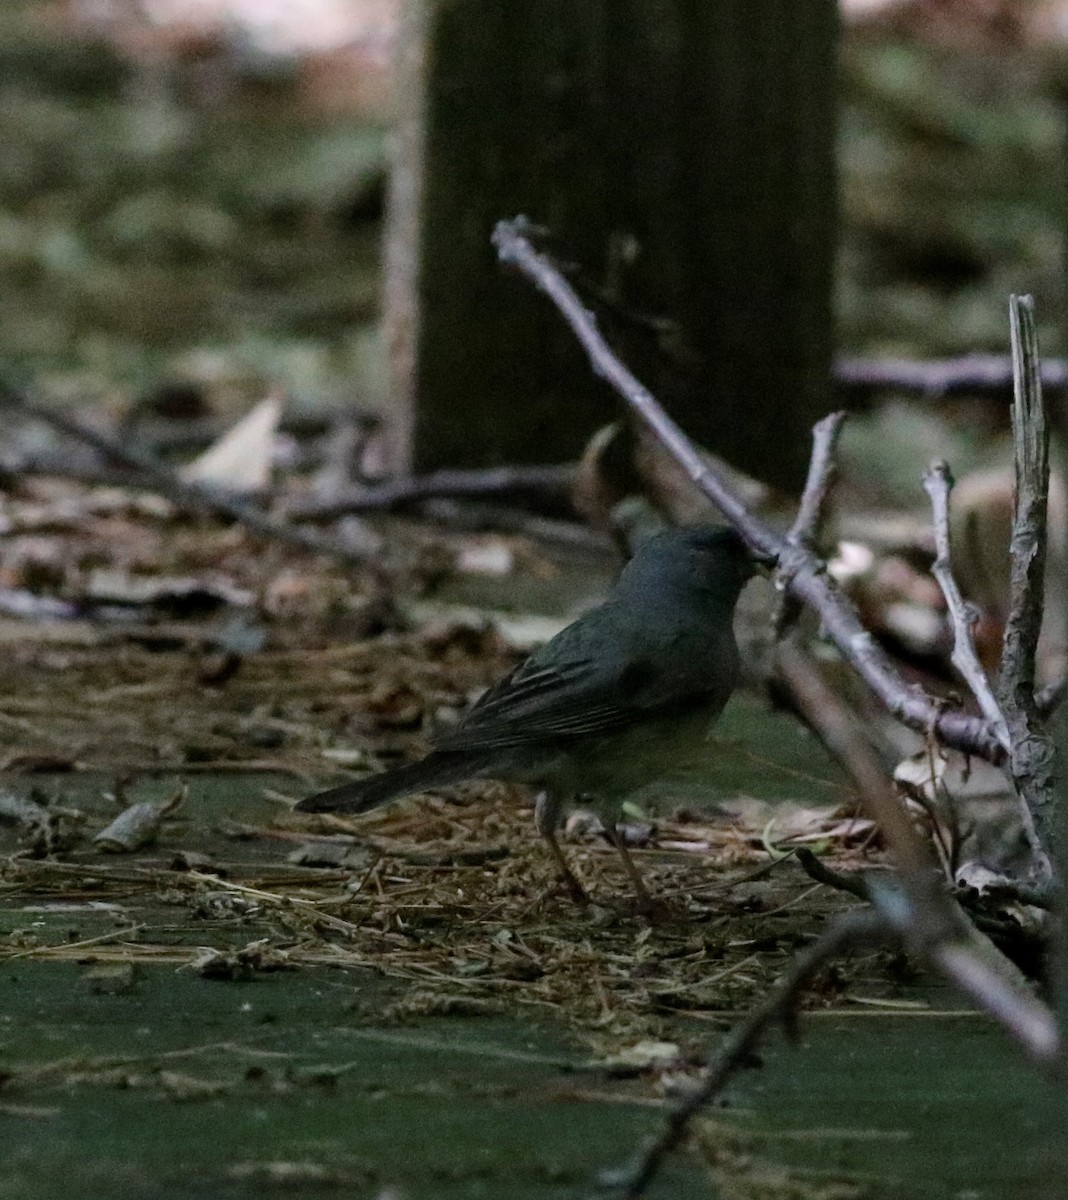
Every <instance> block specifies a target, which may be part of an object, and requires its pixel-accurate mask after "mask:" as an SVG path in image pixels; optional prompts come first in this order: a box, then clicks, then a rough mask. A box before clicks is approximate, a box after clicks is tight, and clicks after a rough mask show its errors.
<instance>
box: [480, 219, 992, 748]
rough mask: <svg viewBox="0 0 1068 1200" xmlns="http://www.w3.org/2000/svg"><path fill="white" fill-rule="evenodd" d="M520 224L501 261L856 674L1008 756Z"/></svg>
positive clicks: (889, 699) (971, 743) (894, 702)
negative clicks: (619, 343)
mask: <svg viewBox="0 0 1068 1200" xmlns="http://www.w3.org/2000/svg"><path fill="white" fill-rule="evenodd" d="M530 233H531V230H530V226H529V223H528V222H527V221H525V220H524V219H523V218H517V219H516V220H513V221H501V222H499V223H498V225H497V227H496V229H495V230H494V234H493V241H494V245H495V246H496V247H497V253H498V255H499V256H500V258H501V260H502V261H503V262H506V263H509V264H511V265H513V266H515V267H517V268H518V269H519V270H520V271H522V272H523V274H524V275H526V276H527V277H528V278H529V279H530V280H531V281H532V282H533V283H534V284H535V286H537V287H538V288H539V289H540V290H541V291H543V292H544V293H545V294H546V295H547V296H548V297H549V298H550V299H551V300H552V301H553V303H554V304H555V305H556V307H557V308H558V309H559V310H560V313H561V314H562V315H563V317H564V319H565V320H566V321H567V322H568V324H569V325H570V326H571V328H572V330H573V332H574V333H575V336H576V337H577V338H578V340H579V342H580V343H581V345H582V347H583V348H584V350H585V351H586V354H587V356H588V357H589V360H590V363H591V365H592V367H593V369H594V371H595V372H596V373H597V375H599V376H600V377H601V378H602V379H604V380H606V381H607V382H608V383H609V384H610V385H611V386H612V387H613V388H614V389H615V390H616V391H617V392H618V393H619V395H620V396H621V397H622V398H623V400H624V401H625V402H626V403H627V404H628V405H629V407H630V408H631V409H632V410H633V411H634V412H635V414H636V415H637V416H638V417H639V418H640V420H641V421H642V422H643V423H644V424H645V425H646V426H647V427H648V428H649V430H650V432H651V433H652V434H653V435H654V436H655V437H656V438H657V440H658V441H660V442H661V444H662V445H663V446H664V447H665V448H666V449H667V450H668V452H669V453H670V454H671V455H672V456H673V457H674V458H675V459H676V461H677V462H678V463H679V465H680V466H681V467H682V468H683V469H684V470H685V471H686V473H687V474H688V475H689V477H690V479H691V480H693V482H694V484H695V485H696V486H697V487H698V488H699V489H700V490H701V491H702V492H703V493H704V494H705V495H706V496H707V497H708V498H709V499H710V500H711V501H712V503H713V504H715V505H716V507H717V508H719V510H720V511H721V512H722V513H723V514H724V516H725V517H726V518H727V519H728V520H729V521H730V522H731V524H732V525H734V526H735V528H736V529H738V531H739V532H740V533H741V534H742V536H743V537H744V538H745V540H746V542H747V543H748V544H749V546H750V548H751V549H752V550H753V551H754V552H756V553H758V554H761V555H763V556H764V557H766V558H774V559H775V560H776V561H777V563H778V571H779V577H780V579H781V580H782V582H783V585H784V586H785V587H786V588H787V589H788V590H789V591H790V593H791V594H792V595H794V596H796V597H797V599H798V600H800V601H801V602H803V603H805V604H807V605H809V606H810V607H811V608H814V609H815V610H816V611H817V612H818V613H819V616H820V619H821V621H822V623H823V627H824V629H825V631H826V633H827V636H828V637H829V638H830V639H831V640H832V641H833V642H834V644H835V645H836V646H837V647H838V649H839V651H840V652H841V654H842V655H843V656H844V657H845V658H846V659H847V660H848V661H849V662H850V664H851V665H852V666H853V668H854V670H855V671H856V672H857V674H858V675H860V677H861V678H862V679H863V680H864V681H865V683H866V684H867V685H868V686H869V687H870V688H871V690H872V691H873V692H874V693H875V695H876V696H878V698H879V699H880V700H881V701H882V703H883V704H884V705H885V706H886V708H887V709H888V710H889V712H890V713H891V714H892V715H893V716H894V717H896V718H897V719H898V720H899V721H901V722H902V723H903V724H905V725H907V726H908V727H909V728H911V729H915V730H916V731H917V732H920V733H923V732H926V731H927V730H928V729H931V728H932V727H933V728H934V729H935V730H936V732H937V734H938V737H939V738H940V740H941V741H942V742H943V743H944V744H945V745H947V746H953V747H955V748H956V749H959V750H963V751H965V752H966V753H969V754H975V755H978V756H979V757H981V758H985V759H987V760H988V761H990V762H1000V761H1001V760H1002V759H1003V758H1004V753H1005V752H1004V749H1003V748H1002V746H1001V743H1000V742H999V741H998V738H997V736H996V734H995V733H994V731H993V730H992V729H991V728H990V726H989V724H988V723H987V722H986V721H985V720H983V719H982V718H979V717H973V716H970V715H968V714H965V713H962V712H954V711H947V710H944V709H943V708H942V707H940V706H939V705H936V704H935V703H934V701H933V700H932V699H931V697H930V696H927V695H926V694H924V693H923V692H921V691H919V690H917V689H915V688H911V687H909V685H908V684H906V683H905V681H904V680H903V679H902V677H901V675H900V673H899V672H898V670H897V668H896V667H895V666H894V664H893V662H892V661H891V659H890V657H889V655H888V654H887V653H886V652H885V651H884V650H883V649H882V647H881V646H880V645H879V644H878V643H877V642H876V640H875V639H874V638H873V637H872V635H871V633H870V632H869V631H868V630H866V629H865V628H864V626H863V624H862V623H861V620H860V617H859V615H858V614H857V611H856V608H855V607H854V606H853V604H852V603H851V602H850V601H849V600H848V599H847V598H846V597H845V596H843V595H842V594H841V593H840V592H839V591H838V590H837V589H836V588H835V586H834V584H833V582H832V581H831V580H830V579H828V577H827V574H826V572H825V570H824V565H823V563H822V562H821V561H820V560H819V559H818V558H817V557H816V556H815V555H814V554H812V553H810V552H808V551H807V550H805V549H804V548H803V547H799V546H792V545H790V544H788V543H787V542H786V541H785V539H784V538H783V537H782V536H781V535H780V534H778V533H777V532H776V531H775V530H773V529H772V528H771V527H770V526H769V525H767V524H766V523H765V522H764V521H762V520H760V519H759V518H758V517H756V516H754V514H753V513H751V512H750V511H749V509H748V508H747V507H746V506H745V504H743V503H742V501H741V500H740V499H739V498H738V496H737V495H736V494H735V493H734V492H733V491H732V490H731V489H730V488H729V487H728V486H727V485H726V484H725V483H724V481H723V479H722V478H721V477H720V476H719V474H718V473H717V472H716V471H715V470H713V468H712V467H711V466H709V464H708V463H707V462H705V460H704V459H703V458H702V457H701V455H700V453H699V452H698V450H697V448H696V447H695V446H694V444H693V443H692V442H691V441H690V439H689V438H688V437H687V436H686V434H685V433H684V432H683V431H682V429H681V428H680V427H679V426H678V425H677V424H676V423H675V422H674V421H673V420H672V419H671V417H669V416H668V414H667V413H666V412H665V411H664V409H663V408H662V407H661V406H660V404H659V403H658V402H657V401H656V399H655V398H654V397H653V395H652V393H651V392H650V391H649V389H648V388H646V387H645V386H644V385H643V384H642V383H641V382H640V381H639V380H638V379H636V378H635V377H634V375H633V374H631V372H630V371H629V370H628V369H627V368H626V367H625V366H624V365H623V363H622V362H621V361H620V360H619V358H618V357H617V356H616V355H615V354H614V353H613V352H612V350H611V348H610V347H609V345H608V343H607V342H606V341H605V340H604V337H603V336H602V335H601V333H600V331H599V330H598V328H597V322H596V320H595V318H594V316H593V314H592V313H590V312H588V311H587V310H586V308H585V307H584V306H583V304H582V301H581V300H580V299H579V297H578V295H577V294H576V292H575V291H574V289H573V288H572V287H571V285H570V284H569V283H568V281H567V280H566V279H565V278H564V277H563V275H562V274H561V273H560V271H559V270H557V268H556V267H555V265H554V264H553V263H552V261H551V260H550V259H549V258H548V257H547V256H546V255H544V254H542V253H540V252H539V251H538V250H536V249H535V247H534V245H533V243H532V241H531V238H530V236H529V235H530Z"/></svg>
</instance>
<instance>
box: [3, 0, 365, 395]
mask: <svg viewBox="0 0 1068 1200" xmlns="http://www.w3.org/2000/svg"><path fill="white" fill-rule="evenodd" d="M42 11H43V10H42V9H41V5H40V4H35V3H25V2H23V3H10V4H7V5H5V6H4V11H3V14H2V15H0V80H2V83H0V122H2V123H3V126H4V128H5V129H6V130H7V131H8V134H9V136H8V144H7V150H6V153H5V155H4V156H3V158H2V159H0V322H2V328H3V349H4V359H5V361H6V362H7V363H8V364H9V365H13V366H14V367H15V368H16V369H21V370H24V371H25V372H26V373H27V374H28V375H40V374H42V373H43V374H46V375H49V376H52V377H56V376H57V375H58V376H62V377H66V378H67V379H68V381H69V380H70V377H71V376H72V375H73V376H75V377H76V378H77V380H78V386H80V387H86V386H88V387H89V388H90V389H91V390H96V388H98V387H99V388H102V389H104V390H106V389H107V388H108V387H109V386H111V385H119V386H120V387H121V388H122V389H123V390H127V389H134V390H139V389H142V388H144V387H147V386H149V385H150V384H151V383H152V382H154V381H155V380H157V379H158V378H160V377H161V376H166V375H168V374H175V373H177V374H178V375H181V374H183V373H188V372H189V371H190V370H192V369H193V366H192V364H195V365H196V369H197V370H201V369H202V368H204V365H205V363H207V362H211V361H215V360H216V359H217V358H218V356H219V355H222V357H224V358H233V359H236V360H237V362H238V363H241V364H243V365H244V366H245V367H246V368H248V369H249V370H250V371H251V372H252V373H253V374H254V375H263V376H265V377H267V376H269V377H272V378H275V379H280V380H281V381H282V382H283V384H285V385H287V386H289V387H290V388H291V389H295V390H296V391H297V392H298V393H299V392H300V391H301V390H304V389H310V390H311V392H313V393H315V394H316V395H321V394H322V393H323V392H328V393H331V392H342V391H344V392H346V393H348V392H350V391H351V388H352V386H353V380H354V379H355V380H356V381H357V382H358V381H360V380H362V379H364V378H365V377H366V376H367V375H368V372H369V371H372V370H373V367H369V366H367V365H366V364H365V359H367V358H368V356H369V347H371V346H372V345H373V339H371V338H370V337H369V336H368V332H367V327H368V325H369V323H371V322H373V320H374V318H375V315H376V310H377V293H378V228H377V217H378V214H379V211H380V207H381V184H382V178H383V145H384V132H383V130H382V129H381V128H379V127H377V126H376V125H374V124H371V123H368V122H366V121H360V120H355V119H345V120H338V119H336V118H335V119H333V120H326V119H323V120H316V119H313V118H309V117H308V116H307V115H305V114H302V113H301V114H298V112H297V111H296V106H290V105H289V104H288V103H287V88H288V78H287V72H286V69H285V64H279V65H278V68H277V71H276V72H275V73H274V74H272V73H271V71H270V70H268V69H266V68H263V69H262V70H261V72H260V74H259V76H258V77H257V78H256V79H255V81H254V83H255V86H248V81H247V80H237V79H228V78H222V77H220V78H214V79H213V78H211V77H210V76H209V75H205V74H201V75H197V73H196V71H195V70H194V69H193V68H194V67H197V66H198V64H181V63H168V62H167V61H165V60H161V59H159V58H158V57H157V58H155V59H147V60H145V61H144V62H140V63H139V62H136V61H126V60H123V59H120V58H119V57H118V55H117V54H116V52H115V51H114V50H113V49H112V48H111V47H110V46H108V45H106V44H104V43H102V42H94V43H91V42H79V41H78V40H77V39H75V38H71V37H70V34H69V31H66V30H64V29H63V28H61V27H58V26H52V25H50V24H47V23H45V22H43V21H42V20H40V19H39V17H40V13H41V12H42ZM199 69H200V70H201V71H203V70H204V65H203V64H199ZM176 355H180V356H182V357H180V358H177V359H176V357H175V356H176ZM370 357H372V358H373V357H374V353H373V352H371V353H370ZM229 369H230V370H231V371H232V370H233V363H231V364H230V368H229Z"/></svg>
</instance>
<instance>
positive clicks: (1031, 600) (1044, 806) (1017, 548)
mask: <svg viewBox="0 0 1068 1200" xmlns="http://www.w3.org/2000/svg"><path fill="white" fill-rule="evenodd" d="M1009 319H1010V327H1011V331H1012V361H1013V391H1014V395H1013V405H1012V437H1013V446H1014V449H1015V459H1016V495H1015V503H1014V506H1013V524H1012V541H1011V544H1010V545H1011V577H1010V604H1009V616H1008V619H1007V620H1006V622H1005V637H1004V642H1003V644H1002V651H1001V679H1000V687H999V693H1000V697H1001V703H1002V707H1003V710H1004V712H1005V717H1006V720H1007V722H1008V727H1009V734H1010V740H1011V749H1010V754H1009V768H1010V770H1011V772H1012V777H1013V781H1014V782H1015V784H1016V789H1017V791H1018V792H1019V794H1020V795H1021V797H1022V798H1023V800H1024V801H1025V803H1026V805H1027V808H1028V809H1029V811H1030V813H1031V816H1032V819H1033V822H1034V828H1035V832H1036V834H1037V837H1038V840H1039V842H1040V843H1041V846H1042V848H1043V850H1044V851H1045V852H1046V855H1048V854H1049V852H1050V847H1051V842H1052V834H1051V830H1052V825H1053V810H1054V807H1055V805H1054V788H1055V780H1054V766H1055V764H1054V757H1055V755H1054V747H1053V740H1052V738H1050V736H1049V734H1048V733H1047V731H1046V730H1045V728H1044V727H1043V723H1042V719H1041V717H1040V716H1039V713H1038V709H1037V706H1036V704H1035V658H1036V653H1037V649H1038V637H1039V633H1040V631H1041V628H1042V609H1043V603H1044V584H1045V570H1046V537H1047V522H1046V507H1047V498H1048V495H1049V428H1048V425H1047V422H1046V409H1045V404H1044V402H1043V399H1042V381H1041V378H1040V373H1039V369H1040V368H1039V354H1038V335H1037V333H1036V331H1035V313H1034V303H1033V301H1032V299H1031V297H1030V296H1013V297H1011V299H1010V301H1009ZM1042 868H1043V870H1044V872H1045V873H1046V874H1047V875H1049V873H1050V865H1049V861H1048V858H1047V859H1046V861H1045V862H1044V863H1043V864H1042Z"/></svg>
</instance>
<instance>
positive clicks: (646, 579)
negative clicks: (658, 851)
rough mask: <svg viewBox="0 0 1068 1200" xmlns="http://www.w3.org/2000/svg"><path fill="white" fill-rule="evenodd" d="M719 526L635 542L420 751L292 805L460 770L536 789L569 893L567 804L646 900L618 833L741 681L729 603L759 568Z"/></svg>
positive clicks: (340, 806)
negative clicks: (565, 618)
mask: <svg viewBox="0 0 1068 1200" xmlns="http://www.w3.org/2000/svg"><path fill="white" fill-rule="evenodd" d="M755 566H756V563H755V560H754V557H753V556H752V555H751V554H750V553H749V552H748V551H747V549H746V546H745V543H744V542H743V540H742V538H741V537H740V536H739V534H738V533H736V532H735V531H734V530H733V529H731V528H729V527H726V526H704V527H688V528H672V529H667V530H665V531H663V532H660V533H656V534H654V535H652V536H651V537H649V538H648V539H647V540H646V541H644V542H642V543H641V544H640V545H639V546H638V547H637V549H636V550H635V552H634V554H633V557H632V558H631V559H630V561H629V562H628V563H627V564H626V565H625V566H624V567H623V570H622V571H621V573H620V575H619V577H618V579H617V580H616V583H615V584H614V586H613V587H612V588H611V590H610V591H609V593H608V595H607V596H606V598H605V599H604V600H603V602H602V603H601V604H599V605H598V606H596V607H595V608H592V609H590V610H589V611H587V612H586V613H584V614H583V615H582V616H580V617H578V619H577V620H575V621H574V622H572V623H571V624H570V625H568V626H566V627H565V628H564V629H562V630H561V631H560V632H559V633H558V634H556V636H555V637H553V638H551V639H550V640H549V641H547V642H545V643H544V644H543V645H542V646H541V647H540V649H538V650H536V651H535V652H534V653H533V654H531V655H530V657H529V658H527V659H526V660H525V661H524V662H522V663H520V664H519V666H517V667H516V668H515V669H514V670H512V671H511V672H509V673H508V674H507V675H505V676H504V678H502V679H501V680H499V681H498V682H497V683H495V684H493V685H492V686H491V687H490V688H489V689H488V690H487V691H486V692H484V693H483V694H482V696H481V697H480V698H479V699H477V700H476V701H475V702H474V704H473V705H472V706H471V707H470V708H469V709H468V711H467V712H466V714H465V715H464V716H463V717H462V718H461V719H460V721H459V722H458V723H457V724H456V725H455V726H453V727H452V728H450V729H448V730H447V731H444V732H442V733H440V734H438V735H437V736H436V737H434V738H432V740H431V750H430V753H429V754H427V755H426V756H425V757H424V758H422V759H419V760H418V761H415V762H412V763H409V764H407V765H406V766H401V767H397V768H395V769H393V770H389V771H385V772H381V773H379V774H376V775H371V776H368V777H365V778H363V779H359V780H355V781H353V782H350V783H344V784H341V786H339V787H334V788H331V789H329V790H328V791H324V792H319V793H317V794H316V795H313V796H309V797H307V798H306V799H304V800H301V801H300V802H299V803H298V804H297V805H296V808H297V809H298V810H299V811H301V812H318V813H321V812H344V813H362V812H367V811H369V810H370V809H373V808H377V807H378V806H379V805H382V804H388V803H389V802H390V801H392V800H395V799H398V798H400V797H402V796H407V795H411V794H413V793H419V792H425V791H428V790H430V789H436V788H441V787H447V786H449V785H451V784H456V783H460V782H462V781H464V780H469V779H499V780H506V781H510V782H516V783H521V784H527V785H531V786H533V787H535V788H537V789H538V792H539V794H538V796H537V800H536V803H535V826H536V828H537V831H538V832H539V833H540V834H541V836H542V837H543V838H544V839H545V841H546V843H547V845H548V848H549V851H550V853H551V854H552V857H553V859H554V861H555V863H556V866H557V867H558V869H559V871H560V873H561V875H562V877H563V880H564V882H565V884H566V885H567V888H568V890H569V891H570V893H571V895H572V897H573V898H574V899H575V900H576V901H579V902H584V901H585V900H587V899H588V897H587V894H586V891H585V889H584V888H583V886H582V884H581V883H580V882H579V880H578V878H577V877H576V876H575V874H574V872H573V871H572V870H571V867H570V866H569V865H568V862H567V859H566V857H565V856H564V853H563V851H562V850H561V848H560V844H559V841H558V840H557V829H558V827H559V825H560V823H561V820H562V818H563V816H564V814H565V812H566V811H567V810H568V809H569V808H570V807H573V806H574V805H575V804H576V803H579V802H581V803H582V804H583V806H584V807H589V808H592V809H593V811H594V812H596V813H597V815H598V816H599V817H600V818H601V823H602V825H603V827H604V830H605V834H606V836H607V838H608V840H609V841H610V842H611V843H612V844H613V845H614V846H615V847H616V849H617V850H618V852H619V854H620V857H621V859H622V863H623V867H624V870H625V871H626V873H627V875H628V877H629V879H630V881H631V884H632V886H633V887H634V890H635V892H636V893H637V896H638V900H639V903H640V904H641V905H642V906H643V907H649V906H650V905H651V902H652V900H651V897H650V895H649V892H648V890H647V889H646V887H645V884H644V882H643V880H642V878H641V875H640V874H639V873H638V870H637V868H636V866H635V865H634V862H633V860H632V858H631V856H630V854H629V853H628V851H627V848H626V845H625V843H624V841H623V839H622V837H621V835H620V831H619V826H618V822H619V818H620V816H621V808H622V805H623V803H624V802H625V801H626V800H627V799H628V798H629V797H630V796H632V795H633V794H634V793H635V792H637V791H638V790H639V789H642V788H644V787H646V786H648V785H650V784H655V783H657V782H659V781H662V780H666V779H669V778H671V777H674V776H677V775H679V774H684V773H685V772H686V771H687V770H689V771H693V770H700V768H701V766H702V764H707V762H708V760H709V757H710V748H709V745H708V733H709V729H710V726H711V725H712V723H713V722H714V721H715V719H716V718H717V717H718V716H719V714H720V713H721V712H722V710H723V708H724V706H725V705H726V703H727V701H728V699H729V698H730V696H731V693H732V692H733V691H734V688H735V686H736V684H737V681H738V674H739V654H738V646H737V643H736V641H735V636H734V628H733V622H734V611H735V606H736V604H737V601H738V598H739V596H740V594H741V591H742V588H743V587H744V585H745V583H746V581H747V580H748V579H749V578H750V577H751V576H752V575H753V574H754V571H755Z"/></svg>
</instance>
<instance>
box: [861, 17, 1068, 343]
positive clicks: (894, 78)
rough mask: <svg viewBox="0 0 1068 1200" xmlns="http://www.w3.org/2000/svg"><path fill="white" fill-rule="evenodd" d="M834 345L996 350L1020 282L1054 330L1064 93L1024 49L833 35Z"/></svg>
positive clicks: (1046, 329)
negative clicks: (839, 64)
mask: <svg viewBox="0 0 1068 1200" xmlns="http://www.w3.org/2000/svg"><path fill="white" fill-rule="evenodd" d="M843 89H844V103H843V110H842V127H841V148H842V160H841V162H842V210H843V211H842V215H843V243H842V252H841V262H840V273H839V287H840V291H839V313H840V318H841V329H840V340H841V343H842V345H843V348H844V349H846V350H847V351H857V352H863V353H870V354H915V355H941V354H957V353H964V352H968V351H973V350H996V351H1002V352H1005V351H1006V350H1007V343H1008V325H1007V317H1006V304H1007V299H1008V295H1009V293H1010V292H1014V291H1015V292H1027V291H1030V292H1033V293H1034V294H1035V296H1036V299H1037V302H1038V312H1039V315H1040V317H1041V319H1042V322H1043V324H1042V329H1041V333H1042V344H1043V348H1044V350H1045V352H1046V353H1062V352H1063V351H1064V347H1065V331H1064V328H1063V326H1064V280H1063V274H1064V258H1063V244H1064V226H1065V178H1064V164H1063V161H1062V159H1063V124H1064V111H1063V110H1064V101H1063V97H1062V96H1061V95H1060V94H1059V85H1058V78H1057V72H1056V71H1055V70H1054V68H1053V64H1052V63H1049V62H1044V61H1042V60H1041V59H1040V58H1039V57H1038V56H1037V53H1036V52H1030V53H1028V52H1025V51H1023V50H1009V49H1005V50H1004V52H1001V51H998V50H995V48H993V47H988V48H980V47H977V46H971V47H963V46H962V47H960V48H953V47H948V46H946V45H930V44H924V43H922V42H919V41H905V40H901V39H900V38H890V39H887V40H882V39H872V38H870V37H861V36H854V37H853V38H849V37H848V36H847V41H846V45H845V48H844V55H843Z"/></svg>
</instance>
